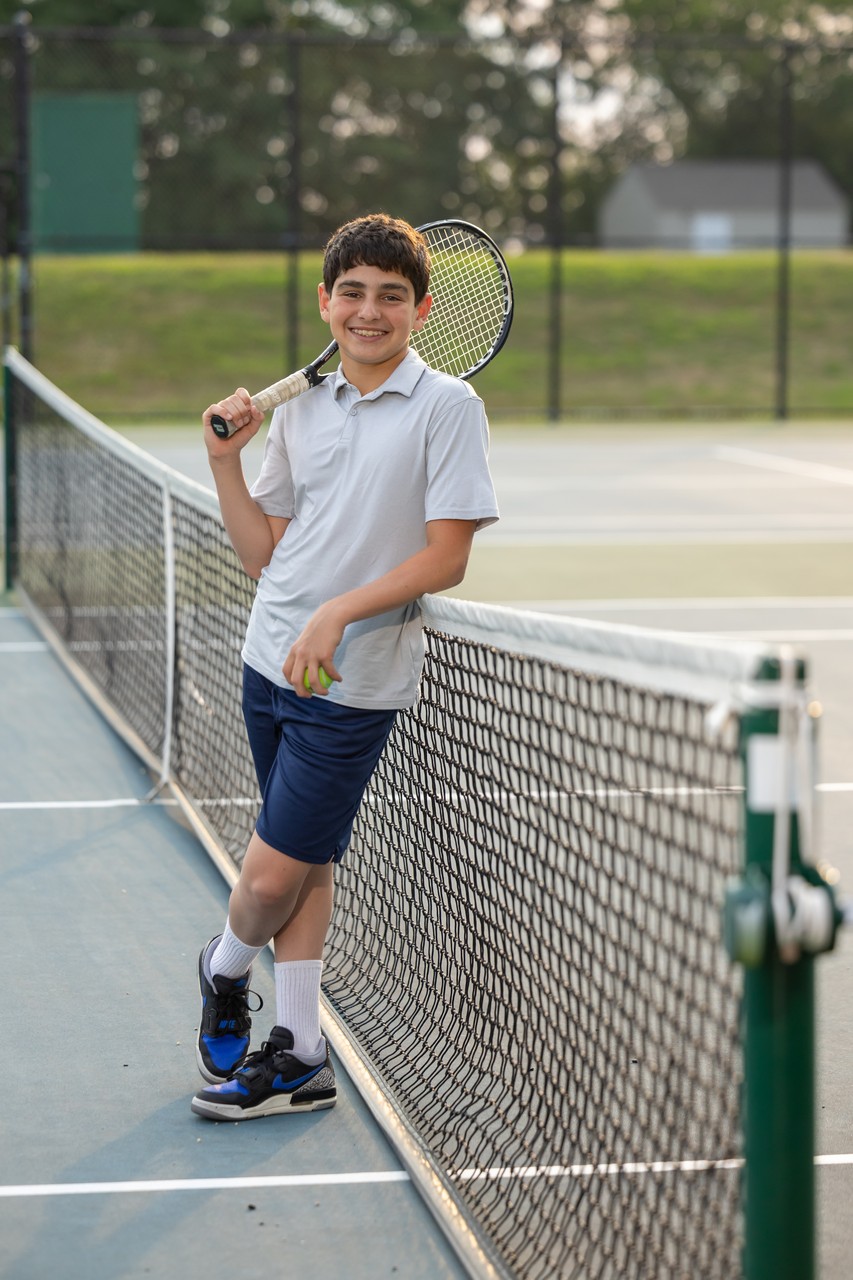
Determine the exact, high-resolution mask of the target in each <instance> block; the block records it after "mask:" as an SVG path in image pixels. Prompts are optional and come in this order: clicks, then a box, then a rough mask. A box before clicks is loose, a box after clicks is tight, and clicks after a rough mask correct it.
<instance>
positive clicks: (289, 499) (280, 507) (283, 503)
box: [249, 409, 295, 520]
mask: <svg viewBox="0 0 853 1280" xmlns="http://www.w3.org/2000/svg"><path fill="white" fill-rule="evenodd" d="M284 421H285V419H284V410H283V409H277V410H276V411H275V413H274V415H273V419H272V422H271V423H270V427H269V431H268V433H267V438H266V443H265V444H264V457H263V462H262V464H261V471H260V475H259V476H258V478H257V480H256V481H255V483H254V484H253V485H252V487H251V489H250V490H249V492H250V494H251V496H252V497H253V498H254V500H255V502H256V503H257V504H258V506H259V507H260V508H261V510H262V511H263V512H264V514H265V515H268V516H280V517H282V518H283V519H286V520H290V519H292V518H293V516H294V514H295V502H294V491H293V473H292V471H291V468H290V458H289V457H288V453H287V444H286V441H285V436H284Z"/></svg>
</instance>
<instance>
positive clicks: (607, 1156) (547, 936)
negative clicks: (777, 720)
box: [9, 360, 742, 1280]
mask: <svg viewBox="0 0 853 1280" xmlns="http://www.w3.org/2000/svg"><path fill="white" fill-rule="evenodd" d="M26 368H27V367H25V365H24V362H23V361H20V360H18V361H17V363H16V364H15V376H14V377H13V378H12V379H11V383H12V394H11V396H10V399H9V402H10V404H11V406H12V408H13V416H14V420H15V423H16V429H17V433H18V449H19V469H18V490H17V491H18V521H17V536H18V554H19V581H20V584H21V587H22V588H23V591H24V592H25V593H26V596H27V598H28V599H29V601H30V603H31V605H32V606H33V608H34V609H35V610H36V611H37V612H38V613H39V614H40V615H42V616H43V617H45V618H46V619H47V620H48V621H49V622H50V624H51V625H52V626H53V628H54V629H55V630H56V631H57V632H58V634H59V636H60V637H61V639H62V642H63V644H64V645H65V646H67V648H68V650H69V651H70V652H71V653H72V654H73V656H74V658H75V659H76V660H77V662H78V663H79V664H80V666H81V667H82V668H83V669H84V670H85V671H86V672H87V673H88V675H89V677H90V679H91V680H92V681H94V682H95V683H96V684H97V686H98V687H99V688H100V689H101V690H102V691H103V694H104V696H105V698H106V699H107V700H108V701H109V703H110V704H111V705H112V706H113V707H115V708H116V709H117V710H118V712H119V714H120V715H121V717H123V718H124V719H125V720H126V721H127V723H128V724H129V725H130V726H131V728H132V730H133V732H134V733H135V734H137V735H138V736H139V737H140V738H141V739H142V741H143V742H144V743H145V744H146V745H147V747H148V748H149V749H150V751H151V752H152V753H153V755H155V756H157V757H160V758H162V755H163V754H164V752H166V751H167V749H168V752H169V755H170V760H171V769H172V773H173V775H174V777H175V778H176V780H177V781H178V782H179V783H180V785H181V787H182V788H183V789H184V791H185V792H186V793H187V795H188V796H189V797H190V798H191V802H192V804H193V806H194V808H195V810H196V812H197V813H198V814H199V815H200V816H201V817H202V819H203V821H204V822H205V823H206V824H207V826H208V828H209V830H210V831H211V832H212V833H213V835H214V837H215V839H216V841H217V842H218V844H219V845H220V846H221V847H222V848H223V849H224V850H225V851H226V852H227V853H228V854H229V855H230V857H231V858H232V859H233V860H234V861H235V863H239V861H240V859H241V857H242V853H243V850H244V848H245V844H246V841H247V839H248V836H249V834H250V832H251V830H252V827H253V822H254V817H255V813H256V810H257V805H258V795H257V788H256V783H255V778H254V773H253V770H252V766H251V762H250V758H249V752H248V748H247V745H246V741H245V737H244V732H243V727H242V722H241V716H240V707H239V689H240V658H239V650H240V645H241V641H242V636H243V632H244V627H245V622H246V617H247V612H248V609H249V606H250V604H251V599H252V584H251V583H250V582H249V580H248V579H247V578H246V577H245V575H244V574H243V573H242V571H241V570H240V568H239V566H238V564H237V561H236V558H235V556H234V554H233V552H232V551H231V549H230V547H229V545H228V543H227V539H226V536H225V534H224V531H223V529H222V525H221V521H220V519H219V516H218V513H217V512H216V510H215V503H214V502H213V501H212V498H211V496H210V495H206V494H205V493H204V491H203V490H201V489H199V488H197V487H194V486H192V485H191V484H190V483H189V482H181V481H180V480H179V479H178V478H177V477H175V476H174V475H173V474H171V473H168V472H167V469H165V468H164V469H162V476H161V478H160V480H159V481H158V479H157V474H158V473H157V471H156V468H155V466H154V464H153V463H149V464H146V465H144V466H142V467H140V459H139V458H137V457H135V456H134V454H133V452H132V451H131V448H130V446H127V445H125V444H124V442H121V441H119V440H118V438H114V437H113V436H112V433H109V432H107V431H106V429H100V428H98V429H95V428H94V427H93V426H92V423H91V422H90V421H85V420H83V421H81V415H80V414H79V413H78V412H76V411H74V410H73V407H72V406H70V404H66V403H65V402H64V401H63V399H62V398H61V397H59V396H58V395H57V394H55V393H54V392H48V391H47V390H46V388H45V386H44V385H43V384H42V382H40V381H39V379H38V378H37V377H35V376H34V375H33V376H30V375H29V374H27V372H26ZM164 493H166V494H167V495H168V498H167V500H164ZM166 520H168V521H169V526H168V528H167V527H166V525H165V524H164V521H166ZM167 575H171V580H172V581H173V582H174V611H173V615H172V613H171V612H170V610H169V608H168V603H167V601H168V593H167V591H166V579H167ZM440 603H441V610H439V611H433V613H432V614H430V613H428V614H427V622H428V624H429V625H428V627H427V634H426V641H427V658H426V665H425V670H424V677H423V682H422V692H421V697H420V700H419V702H418V704H417V706H416V708H415V709H414V710H412V711H411V712H406V713H404V714H402V715H401V716H400V717H399V718H398V721H397V724H396V727H395V729H394V731H393V734H392V737H391V740H390V742H389V744H388V748H387V750H386V752H385V754H384V756H383V758H382V761H381V763H380V766H379V768H378V770H377V772H376V774H375V776H374V779H373V781H372V782H371V785H370V788H369V790H368V793H367V796H366V799H365V803H364V805H363V807H362V811H361V813H360V815H359V818H358V821H357V823H356V829H355V833H354V838H353V844H352V847H351V849H350V851H349V852H348V854H347V858H346V860H345V862H344V864H343V866H342V867H341V869H340V877H339V882H338V891H337V892H338V896H337V904H336V911H335V919H334V923H333V928H332V932H331V936H330V940H329V945H328V951H327V964H326V970H325V974H326V976H325V986H324V989H325V994H326V998H327V1000H328V1001H329V1002H330V1004H331V1006H332V1007H333V1008H334V1009H335V1011H336V1012H337V1013H338V1014H339V1016H340V1018H341V1019H342V1020H343V1022H344V1023H345V1024H346V1026H347V1028H348V1030H349V1034H350V1035H351V1036H352V1037H353V1039H354V1041H355V1042H357V1043H358V1045H359V1047H360V1051H361V1053H362V1054H363V1056H364V1057H365V1059H366V1060H367V1061H368V1062H369V1063H370V1065H371V1069H372V1071H373V1073H374V1074H375V1076H376V1078H377V1079H378V1080H379V1081H380V1082H381V1084H382V1086H383V1089H384V1092H385V1093H386V1095H387V1096H388V1097H389V1098H390V1099H391V1101H392V1102H393V1105H394V1106H395V1108H396V1109H397V1110H398V1112H399V1113H400V1115H401V1116H403V1117H404V1119H405V1121H406V1123H407V1125H408V1126H409V1127H410V1128H411V1130H413V1131H414V1132H415V1133H416V1135H417V1139H418V1142H419V1144H420V1145H421V1147H422V1149H423V1151H424V1152H425V1153H426V1155H427V1158H428V1160H429V1162H430V1164H431V1165H432V1167H433V1169H434V1170H435V1172H436V1175H437V1177H438V1178H439V1179H440V1181H441V1183H442V1185H443V1186H444V1187H445V1188H446V1189H447V1193H448V1195H449V1196H450V1197H451V1198H452V1200H453V1201H454V1202H455V1204H456V1205H457V1206H461V1208H462V1211H463V1213H464V1215H465V1217H466V1219H467V1220H468V1222H469V1223H470V1224H472V1230H473V1231H474V1233H475V1235H476V1238H477V1239H478V1240H479V1241H480V1242H481V1243H482V1247H483V1250H484V1253H485V1255H486V1256H487V1257H488V1258H489V1259H491V1262H492V1264H493V1266H494V1269H495V1272H497V1273H498V1274H501V1275H504V1276H517V1277H524V1280H537V1278H541V1280H552V1278H553V1277H555V1276H560V1277H595V1278H598V1277H601V1278H602V1280H603V1278H604V1277H612V1276H630V1277H637V1278H638V1280H639V1278H640V1277H644V1278H645V1277H660V1276H673V1277H676V1276H677V1277H681V1276H684V1277H691V1280H695V1277H696V1276H702V1277H703V1280H711V1278H714V1277H720V1280H731V1277H732V1276H735V1275H737V1274H738V1273H739V1270H740V1261H739V1256H740V1248H741V1235H742V1229H741V1219H740V1209H739V1185H738V1181H739V1179H738V1174H737V1173H736V1172H734V1171H733V1167H732V1166H733V1165H734V1164H736V1163H737V1159H738V1157H739V1156H740V1152H741V1145H740V1144H741V1140H740V1124H739V1115H738V1093H739V1087H740V1082H741V1074H742V1071H741V1053H740V1048H739V1042H738V1008H739V997H740V991H739V985H738V984H739V977H738V971H737V970H736V969H735V968H734V967H732V966H730V964H729V963H728V961H727V958H726V956H725V952H724V950H723V948H722V946H721V941H720V907H721V902H722V897H723V888H724V884H725V881H726V879H727V877H728V876H729V875H731V874H733V873H735V872H736V871H738V870H739V869H740V867H741V861H742V831H741V795H740V791H741V787H742V776H741V763H740V759H739V754H738V744H737V726H736V724H735V723H734V722H733V721H729V724H728V727H727V728H725V729H724V730H723V731H722V733H721V734H717V735H716V736H715V737H713V738H712V736H711V735H710V733H709V728H708V717H707V712H708V708H709V702H710V697H709V695H706V694H705V693H704V692H702V693H701V694H700V693H695V692H690V685H691V684H692V683H696V682H695V681H693V680H692V679H691V677H690V675H689V674H688V677H687V679H686V680H685V681H682V682H681V683H682V684H683V685H684V686H685V687H686V690H687V691H685V688H680V687H678V686H677V685H671V682H669V681H666V682H663V683H661V682H660V681H659V679H658V676H659V672H657V671H656V670H655V669H654V667H652V668H650V669H649V671H648V678H647V679H639V680H637V679H633V678H631V679H629V678H627V677H626V676H624V675H620V674H619V673H618V672H612V671H607V670H606V668H607V665H608V664H607V663H606V662H604V661H603V660H602V661H601V662H599V663H594V664H593V669H585V668H584V667H583V666H582V665H581V664H580V663H579V661H578V660H577V657H576V654H575V651H574V650H573V649H572V648H571V647H567V648H566V651H565V653H564V654H563V656H562V659H561V658H560V657H559V653H555V652H552V651H553V650H554V649H555V646H556V648H557V649H559V646H558V645H557V640H555V639H554V637H553V636H552V637H551V638H550V639H549V641H548V645H547V646H546V645H544V643H543V644H542V645H541V646H539V647H540V648H541V650H542V653H540V655H539V656H536V654H535V652H532V651H531V649H535V648H536V645H533V646H531V645H530V643H529V642H528V639H527V636H528V633H530V632H532V633H533V634H535V632H536V626H535V625H534V624H535V619H534V620H533V621H531V619H530V618H524V617H523V615H522V616H521V617H522V620H523V625H521V623H519V625H518V637H517V642H516V643H515V645H514V644H512V643H504V642H502V643H496V642H495V640H494V637H493V636H492V635H491V634H489V633H488V632H486V633H483V634H482V635H480V634H479V633H478V629H477V628H478V617H479V614H478V613H477V611H475V610H472V609H470V608H468V607H466V606H465V605H464V604H462V603H460V602H449V601H443V602H440ZM480 612H481V613H482V611H480ZM487 612H488V611H487ZM493 612H494V611H493ZM497 612H502V616H503V614H506V616H507V617H508V618H509V617H510V613H511V611H497ZM489 616H491V615H489ZM454 620H455V624H458V625H455V630H454ZM511 622H512V619H511V618H510V623H511ZM170 627H171V628H172V636H171V637H170V636H169V634H168V630H169V628H170ZM557 632H559V627H558V628H557ZM614 636H615V638H616V639H617V640H618V639H619V634H618V629H613V628H611V629H610V630H609V631H608V632H607V633H606V634H605V633H604V632H603V631H601V632H600V631H597V630H596V628H595V627H591V628H590V629H589V631H588V633H587V634H586V635H585V640H584V643H585V645H587V646H594V645H595V644H600V645H601V646H602V647H606V648H608V649H610V648H612V646H613V644H614ZM557 639H559V635H557ZM170 640H173V646H174V655H175V660H174V671H175V682H174V690H173V697H172V698H171V700H170V699H169V697H168V696H167V694H168V687H167V686H168V672H167V667H168V657H169V654H170V652H171V646H170ZM543 654H544V655H545V656H543ZM595 667H600V668H601V670H600V671H599V673H598V674H596V673H595ZM167 707H171V708H172V715H171V722H170V723H169V724H168V725H167V724H166V723H165V722H164V721H165V714H166V708H167ZM726 1162H731V1164H727V1163H726Z"/></svg>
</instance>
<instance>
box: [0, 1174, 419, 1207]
mask: <svg viewBox="0 0 853 1280" xmlns="http://www.w3.org/2000/svg"><path fill="white" fill-rule="evenodd" d="M409 1180H410V1179H409V1175H408V1174H407V1173H406V1172H405V1171H404V1170H402V1169H392V1170H388V1171H386V1172H377V1173H307V1174H296V1173H293V1174H287V1173H285V1174H281V1175H273V1176H271V1177H264V1178H260V1177H259V1178H163V1179H151V1180H150V1181H145V1182H57V1183H51V1182H48V1183H41V1184H38V1183H34V1184H25V1185H22V1186H17V1187H15V1186H10V1187H0V1198H2V1199H7V1200H12V1199H21V1198H23V1197H26V1196H104V1195H134V1194H137V1193H139V1192H151V1191H228V1190H247V1189H250V1188H251V1189H252V1190H263V1189H264V1188H266V1187H329V1186H353V1185H357V1184H367V1183H376V1182H408V1181H409Z"/></svg>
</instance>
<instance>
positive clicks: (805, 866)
mask: <svg viewBox="0 0 853 1280" xmlns="http://www.w3.org/2000/svg"><path fill="white" fill-rule="evenodd" d="M780 674H781V679H780V680H779V681H778V682H774V683H773V684H768V685H763V686H762V687H761V691H760V693H758V692H757V690H756V687H755V686H753V687H752V688H751V689H750V690H749V691H748V694H747V698H746V700H747V701H748V703H749V705H750V706H751V707H753V708H755V707H757V708H758V713H757V714H758V715H763V716H765V717H767V716H768V715H769V716H770V717H771V719H770V720H769V721H768V720H765V724H764V725H763V726H762V727H764V728H766V727H767V726H768V725H770V726H771V727H772V728H775V729H776V732H754V733H751V734H749V735H748V736H747V737H746V741H745V758H746V811H747V812H746V821H747V824H749V823H751V822H752V823H758V824H761V823H769V824H771V825H772V858H771V859H770V860H769V861H767V862H765V861H755V862H750V863H748V864H747V866H746V867H745V869H744V872H743V875H742V876H740V877H738V878H736V879H734V880H732V881H731V882H730V883H729V885H728V887H727V890H726V897H725V904H724V909H723V936H724V942H725V946H726V950H727V951H728V953H729V955H730V957H731V959H732V960H734V961H735V962H736V963H739V964H742V965H744V967H745V968H748V969H754V968H757V967H759V966H760V965H762V964H763V963H764V962H765V961H766V960H767V959H768V958H769V957H770V956H771V955H773V954H775V955H776V957H777V958H778V959H779V960H781V962H782V963H783V964H795V963H796V962H797V961H798V960H799V959H800V958H801V957H802V956H804V955H819V954H821V953H822V952H826V951H831V950H832V949H833V947H834V946H835V942H836V938H837V935H838V931H839V929H840V928H841V927H842V926H843V925H848V926H851V925H853V899H850V898H848V899H845V898H842V897H841V896H840V894H839V891H838V884H839V879H840V877H839V874H838V872H837V871H836V870H835V868H833V867H831V866H829V865H828V864H827V863H823V862H818V863H816V864H813V863H812V862H811V860H810V857H809V854H810V851H811V849H812V848H813V846H814V835H815V833H814V804H813V799H814V785H815V750H816V748H815V743H816V723H817V720H818V719H819V717H820V715H821V706H820V704H819V703H818V702H816V701H814V699H811V698H810V697H809V696H808V694H807V693H806V691H805V690H804V689H803V688H802V686H801V685H799V686H798V684H797V674H796V659H795V658H794V656H793V654H792V653H790V652H789V651H787V650H786V651H784V653H783V657H782V660H781V672H780Z"/></svg>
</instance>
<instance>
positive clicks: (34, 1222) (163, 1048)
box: [0, 600, 463, 1280]
mask: <svg viewBox="0 0 853 1280" xmlns="http://www.w3.org/2000/svg"><path fill="white" fill-rule="evenodd" d="M0 706H2V716H0V824H2V837H0V847H2V857H0V884H2V902H3V908H2V912H3V936H2V960H0V965H1V966H2V972H3V974H4V975H5V981H6V990H7V999H8V1002H9V1003H8V1005H7V1011H8V1012H7V1017H8V1022H7V1026H8V1028H9V1036H10V1044H11V1047H12V1052H11V1053H10V1055H9V1064H8V1074H7V1087H6V1089H5V1090H4V1099H3V1104H2V1110H3V1122H2V1130H3V1143H2V1149H0V1275H2V1276H3V1277H4V1280H47V1278H48V1277H51V1280H54V1278H56V1277H62V1278H63V1280H76V1278H77V1277H80V1278H81V1280H82V1278H83V1277H85V1278H86V1280H117V1278H118V1277H137V1276H139V1277H142V1276H159V1277H172V1276H178V1275H185V1276H201V1275H203V1276H206V1277H210V1278H211V1280H216V1278H217V1277H220V1276H222V1277H225V1276H227V1277H233V1276H240V1277H241V1278H242V1277H251V1276H270V1275H277V1276H286V1277H288V1276H293V1277H296V1276H303V1275H307V1274H313V1275H323V1276H325V1277H328V1278H329V1280H336V1277H339V1276H343V1275H346V1276H348V1277H354V1278H355V1280H358V1278H359V1277H371V1278H373V1277H377V1276H393V1275H399V1276H401V1277H403V1276H405V1277H407V1278H408V1277H420V1278H422V1280H444V1278H447V1280H457V1278H458V1277H461V1276H462V1275H463V1271H462V1268H461V1267H460V1266H459V1265H458V1264H457V1262H456V1261H455V1257H454V1256H453V1254H452V1252H451V1250H450V1249H449V1246H447V1245H445V1243H444V1239H443V1236H442V1235H441V1233H440V1231H439V1230H438V1229H437V1228H436V1227H435V1225H434V1223H433V1221H432V1218H431V1217H430V1215H429V1213H428V1212H427V1210H426V1209H425V1208H424V1206H423V1204H422V1202H421V1200H420V1198H419V1196H418V1194H417V1193H416V1191H415V1190H414V1188H413V1186H412V1185H411V1183H410V1182H409V1181H408V1179H407V1178H406V1176H405V1175H404V1174H403V1172H402V1170H401V1167H400V1165H399V1163H398V1161H397V1159H396V1157H395V1155H394V1153H393V1151H392V1150H391V1149H390V1147H389V1146H388V1144H387V1143H386V1141H385V1139H384V1137H383V1136H382V1135H381V1133H380V1132H379V1131H378V1129H377V1127H376V1125H375V1123H374V1122H373V1120H372V1118H371V1117H370V1115H369V1113H368V1112H367V1111H366V1109H365V1107H364V1105H363V1103H362V1102H361V1099H360V1097H359V1096H358V1094H357V1093H356V1092H355V1091H354V1089H353V1087H352V1085H351V1084H350V1082H349V1080H348V1079H347V1077H346V1076H345V1075H344V1073H343V1072H342V1071H340V1070H339V1100H338V1105H337V1106H336V1108H335V1109H334V1110H332V1111H328V1112H321V1113H315V1114H312V1115H305V1116H294V1117H289V1116H288V1117H272V1118H270V1119H266V1120H256V1121H251V1122H246V1123H243V1124H224V1123H223V1124H219V1123H211V1122H208V1121H205V1120H203V1119H200V1118H198V1117H196V1116H194V1115H193V1114H192V1113H191V1112H190V1109H189V1100H190V1097H191V1096H192V1094H193V1092H194V1091H195V1089H196V1088H197V1087H198V1084H199V1076H198V1072H197V1069H196V1065H195V1046H194V1029H195V1027H196V1025H197V1014H198V1008H197V1003H198V994H197V987H196V976H195V975H196V960H197V955H198V950H199V948H200V946H201V944H202V943H203V942H204V941H206V939H207V938H208V937H209V936H210V935H211V934H212V933H214V932H216V930H217V929H218V928H219V927H220V922H221V920H222V918H223V915H224V911H225V908H226V904H227V896H228V893H227V886H226V885H225V883H224V881H223V880H222V879H221V877H220V875H219V873H218V872H217V871H216V869H215V868H214V866H213V864H212V863H211V862H210V861H209V859H208V857H207V855H206V854H205V852H204V851H203V850H202V848H201V847H200V845H199V844H198V843H197V841H196V839H195V837H194V836H193V835H192V833H191V832H190V831H188V830H187V829H186V828H185V827H184V826H183V825H182V824H181V822H180V820H179V819H178V817H177V811H176V810H175V809H174V808H172V807H170V806H169V805H168V803H167V802H166V801H164V800H158V801H156V802H154V803H150V804H146V803H141V801H142V798H143V797H145V795H146V794H147V792H148V791H149V789H150V786H151V782H150V778H149V776H148V774H147V771H146V770H145V769H144V768H143V767H142V766H141V765H140V764H139V763H138V762H137V761H136V759H135V758H134V757H133V756H132V754H131V753H130V752H129V751H128V750H127V748H126V747H125V746H124V744H123V743H122V742H121V741H120V740H119V739H118V738H117V737H115V736H114V735H113V733H112V731H111V730H110V729H109V728H108V727H107V726H106V725H105V724H104V722H103V721H102V720H101V719H100V717H99V716H98V715H97V713H96V712H95V711H94V709H93V708H92V707H91V706H90V705H89V703H88V702H87V700H86V699H85V698H84V696H83V695H82V694H81V693H80V692H79V691H78V690H77V688H76V686H75V685H74V684H73V683H72V681H71V680H70V679H69V677H68V676H67V674H66V673H65V671H64V670H63V668H62V667H61V665H60V664H59V663H58V661H57V660H56V659H55V657H54V656H53V655H52V653H51V652H50V651H49V650H48V649H47V648H46V646H45V645H44V644H43V642H42V641H41V640H40V638H39V637H38V635H37V633H36V631H35V630H34V629H33V628H32V626H31V625H30V623H29V622H28V620H27V619H26V618H25V617H23V615H22V614H21V613H20V612H19V611H17V610H16V609H15V608H14V607H13V605H12V604H11V602H9V601H8V600H7V601H6V607H0ZM265 959H266V958H262V961H261V963H260V964H259V965H258V971H257V980H256V983H255V985H256V986H257V988H258V990H259V992H260V994H261V995H262V997H263V999H264V1001H265V1004H266V1008H265V1009H264V1011H263V1012H262V1013H261V1014H260V1015H259V1018H258V1020H257V1027H258V1030H259V1032H261V1033H262V1032H263V1031H264V1030H265V1029H266V1028H267V1022H266V1021H264V1019H266V1018H267V1015H268V1012H269V1010H271V1009H274V991H273V983H272V971H271V963H269V962H265ZM209 1180H214V1182H213V1185H200V1183H206V1182H208V1181H209ZM226 1180H227V1183H228V1185H222V1183H223V1181H226Z"/></svg>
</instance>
